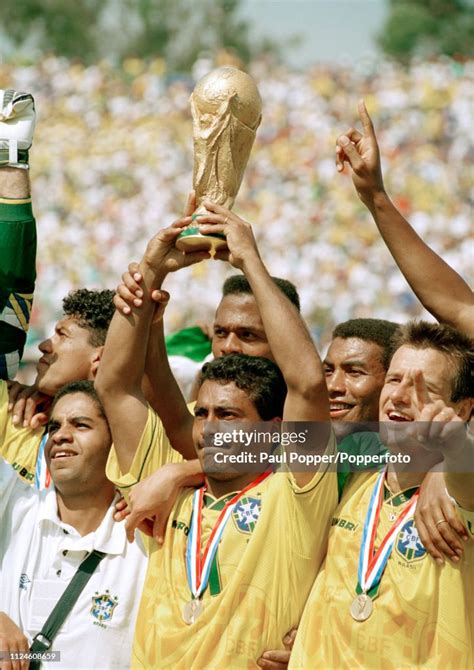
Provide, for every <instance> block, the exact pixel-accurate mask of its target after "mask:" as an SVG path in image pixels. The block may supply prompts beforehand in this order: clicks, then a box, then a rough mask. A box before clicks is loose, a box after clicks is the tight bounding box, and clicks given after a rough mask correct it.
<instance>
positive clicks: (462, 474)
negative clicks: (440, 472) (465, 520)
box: [443, 433, 474, 511]
mask: <svg viewBox="0 0 474 670" xmlns="http://www.w3.org/2000/svg"><path fill="white" fill-rule="evenodd" d="M443 469H444V480H445V482H446V489H447V491H448V493H449V495H450V496H452V497H453V498H454V500H455V501H456V502H457V503H458V505H460V507H462V508H463V509H466V510H470V511H474V437H473V436H472V435H471V434H470V433H467V434H466V438H465V442H464V445H463V446H462V447H460V448H459V449H456V450H451V451H449V452H447V453H446V454H445V456H444V462H443Z"/></svg>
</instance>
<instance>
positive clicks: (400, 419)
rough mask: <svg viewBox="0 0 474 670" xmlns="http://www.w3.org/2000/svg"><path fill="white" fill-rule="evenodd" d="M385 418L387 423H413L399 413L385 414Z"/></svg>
mask: <svg viewBox="0 0 474 670" xmlns="http://www.w3.org/2000/svg"><path fill="white" fill-rule="evenodd" d="M387 416H388V419H389V421H397V422H409V421H413V419H411V418H410V417H409V416H406V415H405V414H402V413H401V412H395V411H393V412H387Z"/></svg>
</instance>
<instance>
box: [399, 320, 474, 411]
mask: <svg viewBox="0 0 474 670" xmlns="http://www.w3.org/2000/svg"><path fill="white" fill-rule="evenodd" d="M393 345H394V349H393V351H394V352H395V351H396V350H397V349H399V348H400V347H402V346H403V345H406V346H408V347H413V348H415V349H435V350H436V351H440V352H441V353H443V354H446V355H447V356H449V358H450V359H451V360H452V362H453V364H454V370H455V374H454V376H453V385H452V391H451V402H457V401H458V400H463V399H464V398H472V397H474V385H473V376H472V363H473V361H474V342H473V341H472V340H471V338H469V337H468V336H467V335H464V334H463V333H460V332H459V331H458V330H456V329H455V328H452V327H451V326H448V325H446V324H444V323H429V322H428V321H410V322H409V323H407V324H405V325H404V326H401V327H400V329H399V331H398V333H397V334H396V335H395V337H394V341H393Z"/></svg>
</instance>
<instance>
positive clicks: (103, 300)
mask: <svg viewBox="0 0 474 670" xmlns="http://www.w3.org/2000/svg"><path fill="white" fill-rule="evenodd" d="M114 295H115V291H111V290H109V289H105V290H103V291H89V289H87V288H80V289H78V290H77V291H71V292H70V293H69V294H68V295H67V296H66V297H65V298H64V300H63V312H64V316H69V317H71V318H73V319H75V320H76V321H77V323H78V325H79V326H81V328H86V329H87V330H88V331H89V342H90V343H91V344H92V346H93V347H100V346H102V345H103V344H105V338H106V336H107V330H108V328H109V326H110V322H111V321H112V317H113V315H114V312H115V306H114V303H113V297H114Z"/></svg>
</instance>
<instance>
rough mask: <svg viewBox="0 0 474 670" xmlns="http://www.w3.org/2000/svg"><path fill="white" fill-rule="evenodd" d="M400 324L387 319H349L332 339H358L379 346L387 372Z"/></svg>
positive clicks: (337, 328)
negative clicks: (394, 338) (394, 339)
mask: <svg viewBox="0 0 474 670" xmlns="http://www.w3.org/2000/svg"><path fill="white" fill-rule="evenodd" d="M398 328H399V324H398V323H395V322H394V321H386V320H385V319H349V321H344V322H343V323H339V324H338V325H337V326H336V327H335V328H334V330H333V333H332V337H333V339H334V338H335V337H341V338H342V339H345V340H346V339H348V338H349V337H356V338H358V339H359V340H364V341H365V342H373V343H374V344H378V345H379V347H380V348H381V349H382V361H381V362H382V365H383V366H384V368H385V369H386V370H388V366H389V363H390V359H391V357H392V353H393V337H394V335H395V333H396V332H397V330H398Z"/></svg>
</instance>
